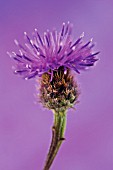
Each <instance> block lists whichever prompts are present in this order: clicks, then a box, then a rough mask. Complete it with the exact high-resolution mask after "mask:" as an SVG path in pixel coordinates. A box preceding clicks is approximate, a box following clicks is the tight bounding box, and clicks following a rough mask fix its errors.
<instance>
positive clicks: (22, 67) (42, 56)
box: [8, 22, 99, 79]
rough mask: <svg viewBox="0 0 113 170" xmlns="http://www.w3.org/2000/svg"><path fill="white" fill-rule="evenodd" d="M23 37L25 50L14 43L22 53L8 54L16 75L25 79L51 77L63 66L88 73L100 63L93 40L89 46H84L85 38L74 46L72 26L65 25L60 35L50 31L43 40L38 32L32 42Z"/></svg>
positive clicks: (78, 40) (79, 39)
mask: <svg viewBox="0 0 113 170" xmlns="http://www.w3.org/2000/svg"><path fill="white" fill-rule="evenodd" d="M24 34H25V40H26V42H25V45H24V46H22V45H21V44H19V43H18V41H17V40H15V43H16V45H17V46H18V47H19V53H18V54H17V53H15V52H12V53H9V52H8V54H9V55H10V57H12V58H13V59H14V60H15V61H16V66H15V67H14V72H15V73H16V74H19V75H22V77H24V78H25V79H30V78H33V77H35V76H37V75H38V76H42V74H43V73H46V72H48V73H49V72H50V74H52V72H53V71H54V70H57V69H58V68H59V67H61V66H63V67H64V68H69V69H71V70H74V71H76V72H77V73H80V70H86V69H87V68H89V67H91V66H93V65H94V63H95V62H96V61H97V60H98V58H97V57H96V55H97V54H98V53H99V52H96V53H92V48H93V47H94V44H92V40H90V41H88V42H87V43H86V44H83V43H82V38H83V36H84V34H82V35H81V36H80V37H79V38H78V39H77V40H76V41H75V42H73V41H72V38H71V34H72V24H70V23H69V22H68V23H67V24H65V23H63V26H62V29H61V31H60V32H59V33H58V32H57V31H56V30H53V31H51V32H50V31H49V30H47V32H45V33H44V35H43V36H42V37H41V36H40V35H39V33H38V31H37V29H35V32H34V33H33V36H32V39H31V38H29V36H28V35H27V33H26V32H25V33H24ZM50 70H51V71H50Z"/></svg>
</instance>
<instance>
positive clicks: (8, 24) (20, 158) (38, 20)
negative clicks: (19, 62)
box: [0, 0, 113, 170]
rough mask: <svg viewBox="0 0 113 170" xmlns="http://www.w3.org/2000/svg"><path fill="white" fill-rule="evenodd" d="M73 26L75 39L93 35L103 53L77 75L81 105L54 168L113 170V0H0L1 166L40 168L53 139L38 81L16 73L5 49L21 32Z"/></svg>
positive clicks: (71, 115)
mask: <svg viewBox="0 0 113 170" xmlns="http://www.w3.org/2000/svg"><path fill="white" fill-rule="evenodd" d="M67 21H70V22H72V23H73V25H74V29H73V37H74V39H75V40H76V39H77V38H78V37H79V36H80V34H81V33H82V32H83V31H84V32H85V37H84V41H87V40H89V39H90V38H92V37H93V39H94V42H97V45H96V47H95V49H94V51H101V53H100V54H99V58H100V61H99V62H98V63H97V65H96V67H95V68H93V69H91V70H90V71H87V72H82V73H81V74H80V75H77V80H78V83H79V85H80V89H81V95H80V98H79V100H80V103H79V104H77V105H76V111H75V110H69V112H68V120H67V130H66V135H65V137H66V141H65V142H64V143H63V145H62V147H61V149H60V151H59V153H58V156H57V157H56V159H55V161H54V163H53V165H52V168H51V170H113V1H112V0H95V1H93V0H67V1H65V0H46V1H44V0H32V1H30V0H29V1H28V0H8V1H6V0H0V170H41V169H42V167H43V164H44V161H45V157H46V154H47V151H48V147H49V144H50V140H51V127H52V122H53V115H52V112H51V111H48V110H46V109H44V108H42V106H41V105H40V104H34V103H35V100H36V99H35V97H34V95H33V94H35V93H36V90H35V84H36V82H35V80H30V81H24V80H23V79H21V78H19V77H18V76H15V75H14V74H13V72H12V69H11V67H12V65H13V64H14V63H13V61H12V60H11V59H10V58H9V57H8V56H7V54H6V52H7V51H15V50H17V48H16V46H15V44H14V42H13V40H14V39H15V38H16V39H18V40H19V41H20V42H23V32H24V31H26V32H28V34H29V35H31V34H32V32H33V31H34V29H35V28H37V29H38V30H39V32H40V34H42V33H43V32H44V31H45V30H46V29H50V30H51V29H53V28H57V29H58V30H59V31H60V29H61V25H62V22H67Z"/></svg>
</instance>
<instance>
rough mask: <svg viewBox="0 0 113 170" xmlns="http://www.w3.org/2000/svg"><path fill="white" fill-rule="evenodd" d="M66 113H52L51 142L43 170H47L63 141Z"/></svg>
mask: <svg viewBox="0 0 113 170" xmlns="http://www.w3.org/2000/svg"><path fill="white" fill-rule="evenodd" d="M65 127H66V112H54V125H53V127H52V141H51V145H50V149H49V152H48V155H47V159H46V163H45V166H44V169H43V170H49V169H50V167H51V165H52V163H53V161H54V159H55V156H56V155H57V152H58V150H59V148H60V146H61V144H62V142H63V141H64V140H65V138H64V133H65Z"/></svg>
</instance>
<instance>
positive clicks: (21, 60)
mask: <svg viewBox="0 0 113 170" xmlns="http://www.w3.org/2000/svg"><path fill="white" fill-rule="evenodd" d="M24 35H25V45H24V46H23V45H21V44H20V43H19V42H18V41H17V40H15V43H16V45H17V46H18V48H19V52H18V53H15V52H12V53H8V54H9V55H10V57H11V58H13V59H14V60H15V62H16V64H15V66H14V73H15V74H18V75H21V76H22V77H23V78H25V79H31V78H34V77H36V78H37V77H40V94H39V96H40V101H41V102H42V104H43V106H44V107H46V108H48V109H50V110H52V111H53V112H54V113H55V114H54V115H55V121H54V126H53V129H52V131H53V133H52V143H51V146H50V150H49V153H48V156H47V161H46V164H45V167H44V170H49V168H50V166H51V164H52V162H53V160H54V157H55V155H56V154H57V151H58V149H59V147H60V145H61V143H62V141H63V140H64V129H65V128H64V127H65V117H66V111H67V109H68V108H72V107H73V106H74V105H75V104H76V102H77V98H78V95H79V92H78V86H77V83H76V81H75V76H74V75H73V73H72V71H75V72H76V73H80V71H81V70H87V69H89V68H90V67H92V66H94V64H95V63H96V61H97V60H98V58H97V54H98V53H99V52H96V53H93V52H92V49H93V47H94V43H92V39H91V40H90V41H88V42H87V43H83V41H82V40H83V36H84V33H83V34H82V35H81V36H80V37H79V38H78V39H77V40H75V41H73V39H72V24H70V23H69V22H68V23H67V24H65V23H63V25H62V28H61V31H60V32H57V31H56V30H53V31H49V30H47V31H46V32H44V35H43V36H40V34H39V33H38V30H37V29H35V31H34V33H33V35H32V38H30V37H29V36H28V35H27V33H26V32H25V33H24Z"/></svg>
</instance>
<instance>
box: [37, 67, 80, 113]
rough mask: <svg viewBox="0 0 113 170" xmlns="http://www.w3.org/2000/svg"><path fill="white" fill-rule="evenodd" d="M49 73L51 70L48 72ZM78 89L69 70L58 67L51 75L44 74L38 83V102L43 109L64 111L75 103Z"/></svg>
mask: <svg viewBox="0 0 113 170" xmlns="http://www.w3.org/2000/svg"><path fill="white" fill-rule="evenodd" d="M50 72H51V70H50ZM78 95H79V93H78V87H77V83H76V82H75V80H74V77H73V75H72V74H71V72H70V69H69V68H66V69H64V67H63V66H62V67H59V69H57V70H55V71H53V76H52V80H51V74H49V73H44V74H43V75H42V78H41V83H40V100H41V102H42V104H43V106H44V107H46V108H49V109H51V110H54V111H65V110H67V109H68V108H72V107H73V106H74V104H75V103H76V102H77V98H78Z"/></svg>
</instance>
